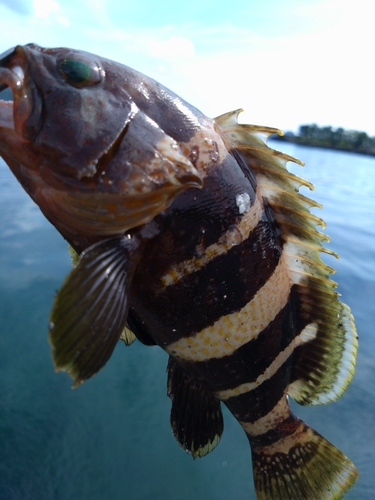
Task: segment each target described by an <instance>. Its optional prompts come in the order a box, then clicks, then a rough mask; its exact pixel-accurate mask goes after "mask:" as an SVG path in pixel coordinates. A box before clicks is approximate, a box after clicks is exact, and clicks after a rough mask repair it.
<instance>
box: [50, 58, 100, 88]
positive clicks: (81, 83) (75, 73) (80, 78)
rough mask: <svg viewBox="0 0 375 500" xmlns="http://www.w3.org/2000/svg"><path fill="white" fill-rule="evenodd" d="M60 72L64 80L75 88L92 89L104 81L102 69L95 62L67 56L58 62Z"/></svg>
mask: <svg viewBox="0 0 375 500" xmlns="http://www.w3.org/2000/svg"><path fill="white" fill-rule="evenodd" d="M58 70H59V72H60V74H61V76H62V77H63V78H64V80H65V81H66V82H67V83H69V84H70V85H73V86H74V87H92V86H94V85H98V84H99V83H100V82H101V81H102V71H101V68H100V66H99V65H98V64H96V63H95V62H94V61H89V62H87V61H83V60H81V59H77V58H75V57H74V56H67V57H64V58H62V59H61V60H60V61H59V62H58Z"/></svg>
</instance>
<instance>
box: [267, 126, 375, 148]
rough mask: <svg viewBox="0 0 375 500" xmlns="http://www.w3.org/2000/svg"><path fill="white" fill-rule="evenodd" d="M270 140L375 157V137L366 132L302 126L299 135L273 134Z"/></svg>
mask: <svg viewBox="0 0 375 500" xmlns="http://www.w3.org/2000/svg"><path fill="white" fill-rule="evenodd" d="M270 139H271V140H273V141H281V142H290V143H292V144H299V145H301V146H311V147H317V148H324V149H331V150H335V151H344V152H345V153H358V154H362V155H367V156H375V137H369V136H368V135H367V134H366V132H358V131H356V130H344V129H343V128H338V129H332V127H322V128H320V127H318V126H317V125H315V124H314V125H301V126H300V128H299V134H298V135H296V134H294V133H293V132H286V133H285V135H283V136H279V135H277V134H272V135H271V136H270Z"/></svg>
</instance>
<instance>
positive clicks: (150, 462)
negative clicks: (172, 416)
mask: <svg viewBox="0 0 375 500" xmlns="http://www.w3.org/2000/svg"><path fill="white" fill-rule="evenodd" d="M270 145H272V147H275V148H277V149H282V150H283V151H285V152H287V153H289V154H291V155H293V156H296V157H298V158H300V159H302V160H303V161H305V163H306V166H305V167H304V168H301V167H299V166H293V167H292V168H293V171H294V172H295V173H297V174H298V175H300V176H302V177H305V178H307V179H308V180H310V181H312V182H313V183H314V185H315V188H316V190H315V191H314V192H313V193H309V192H308V191H307V190H305V189H304V190H303V193H304V194H306V195H309V196H311V197H313V198H314V199H315V200H317V201H319V202H320V203H322V204H323V205H324V208H323V210H321V211H319V210H315V209H314V213H316V214H317V215H319V216H320V217H322V218H323V219H324V220H325V221H326V222H327V229H326V232H327V234H329V235H330V236H331V244H330V245H328V247H329V248H330V249H332V250H334V251H335V252H337V253H339V254H340V259H339V260H337V261H336V260H335V259H334V258H333V257H331V256H326V255H325V256H324V257H323V258H324V260H325V262H326V263H327V264H328V265H330V266H332V267H335V268H336V269H337V273H336V275H335V276H334V277H333V279H335V280H336V281H337V282H338V283H339V287H338V291H339V293H340V294H341V300H342V301H344V302H346V303H347V304H349V306H350V307H351V309H352V312H353V314H354V316H355V318H356V325H357V329H358V333H359V337H360V349H359V354H358V365H357V371H356V375H355V377H354V379H353V382H352V384H351V385H350V387H349V389H348V391H347V392H346V393H345V395H344V396H343V397H342V398H341V399H340V400H339V401H338V402H336V403H334V404H331V405H327V406H319V407H300V406H298V405H293V408H294V411H295V412H296V413H297V415H298V416H300V417H302V418H303V419H304V420H305V421H306V422H307V423H309V424H310V425H312V426H313V427H314V428H316V430H318V431H319V432H320V433H321V434H323V435H324V436H325V437H326V438H328V439H329V440H330V441H332V442H333V443H334V444H336V445H337V446H338V447H339V448H340V449H341V450H342V451H343V452H344V453H345V454H347V455H348V457H350V458H351V459H352V460H353V462H354V463H355V464H356V465H357V467H358V469H359V473H360V478H359V480H358V482H357V483H356V485H355V486H354V488H353V489H352V490H351V491H350V492H349V494H348V495H347V496H346V497H345V498H347V499H348V500H358V499H361V500H372V499H373V498H375V474H374V471H375V333H374V325H375V307H374V306H375V158H371V157H366V156H360V155H357V154H349V153H343V152H336V151H329V150H323V149H319V148H309V147H301V146H297V145H293V144H284V143H279V142H277V143H276V142H275V143H271V142H270ZM70 267H71V264H70V259H69V257H68V253H67V249H66V243H65V242H64V240H63V239H62V238H61V236H60V235H59V234H58V233H57V231H56V230H55V229H54V228H53V227H52V226H51V225H50V224H49V223H48V222H47V220H46V219H45V218H44V217H43V216H42V215H41V213H40V212H39V209H38V207H37V206H36V205H34V204H33V202H32V201H31V200H30V199H29V197H28V196H27V195H26V193H25V192H24V191H23V190H22V189H21V187H20V186H19V185H18V183H17V181H16V180H15V179H14V178H13V176H12V174H11V173H10V171H9V169H8V168H7V167H6V165H5V164H4V162H3V161H2V160H1V159H0V330H1V332H0V499H1V500H123V499H126V500H148V499H150V500H151V499H152V500H191V498H194V499H195V500H227V499H228V498H235V499H238V500H242V499H244V500H255V495H254V490H253V485H252V472H251V458H250V449H249V445H248V441H247V439H246V437H245V435H244V433H243V431H242V430H241V428H240V426H239V425H238V423H237V422H236V421H235V419H234V418H233V417H232V416H231V415H230V414H229V413H228V411H226V409H225V408H224V417H225V430H224V434H223V438H222V440H221V443H220V444H219V446H218V447H217V448H216V449H215V450H214V451H213V452H212V453H211V454H210V455H208V456H207V457H205V458H203V459H197V460H193V459H192V458H191V457H190V456H189V455H187V454H186V453H184V452H183V451H182V450H181V449H180V448H179V446H178V444H177V442H176V441H175V440H174V438H173V436H172V434H171V431H170V426H169V410H170V401H169V399H168V398H167V395H166V370H165V369H166V364H167V355H166V354H165V353H164V352H163V351H162V350H161V349H159V348H157V347H145V346H143V345H142V344H140V343H139V342H135V343H134V344H133V345H131V346H130V347H125V345H124V344H123V343H119V344H118V346H117V347H116V349H115V352H114V354H113V356H112V357H111V359H110V360H109V362H108V363H107V365H106V366H105V367H104V368H103V370H102V371H101V372H99V373H98V374H97V375H95V377H93V378H92V379H90V380H88V381H86V382H85V383H84V384H83V385H81V386H79V387H78V388H77V389H74V390H73V389H71V380H70V378H69V377H68V375H66V374H65V373H57V374H56V373H54V370H53V365H52V359H51V353H50V347H49V344H48V341H47V324H48V316H49V311H50V308H51V304H52V300H53V297H54V294H55V292H56V290H58V288H59V287H60V286H61V283H62V281H63V279H64V277H65V276H66V274H67V273H68V272H69V270H70ZM192 314H199V311H192Z"/></svg>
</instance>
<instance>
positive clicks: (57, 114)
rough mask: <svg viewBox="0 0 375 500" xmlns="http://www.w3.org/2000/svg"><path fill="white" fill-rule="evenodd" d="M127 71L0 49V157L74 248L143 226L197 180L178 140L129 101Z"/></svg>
mask: <svg viewBox="0 0 375 500" xmlns="http://www.w3.org/2000/svg"><path fill="white" fill-rule="evenodd" d="M129 71H132V70H130V68H127V67H126V66H124V65H121V64H119V63H115V62H113V61H110V60H107V59H104V58H101V57H99V56H95V55H92V54H89V53H87V52H82V51H76V50H71V49H67V48H56V49H45V48H42V47H39V46H37V45H35V44H28V45H25V46H17V47H15V48H12V49H10V50H8V51H7V52H5V53H4V54H2V55H0V91H1V90H3V89H5V88H6V87H9V88H10V90H11V91H12V94H13V100H12V101H1V100H0V156H2V157H3V159H4V160H5V162H6V163H7V164H8V166H9V167H10V168H11V170H12V171H13V173H14V175H15V176H16V177H17V179H18V180H19V181H20V183H21V184H22V186H23V187H24V189H25V190H26V191H27V192H28V194H29V195H30V196H31V197H32V199H33V200H34V201H35V202H36V203H37V204H38V205H39V207H40V209H41V210H42V212H43V213H44V215H45V216H46V217H47V218H48V219H49V220H50V222H52V224H53V225H54V226H55V227H56V228H57V229H58V230H59V231H60V233H61V234H62V235H63V236H64V237H65V238H66V239H67V240H68V241H69V242H70V243H71V244H72V245H73V246H74V247H75V248H76V249H78V250H82V249H83V248H84V247H85V246H87V245H88V244H91V243H92V242H93V241H96V240H98V239H101V238H103V237H107V236H113V235H116V234H121V233H123V232H124V231H126V230H128V229H130V228H134V227H137V226H139V225H142V224H145V223H147V222H149V221H150V220H152V219H153V218H154V217H155V215H157V214H158V213H160V212H161V211H162V210H164V209H165V208H167V207H168V205H169V204H170V203H171V202H172V201H173V199H174V198H175V197H176V196H177V195H178V194H179V193H180V192H181V191H182V190H184V189H186V188H189V187H190V188H191V187H192V188H199V187H201V186H202V178H201V176H200V174H199V173H198V171H197V170H196V169H195V167H194V166H193V165H192V163H191V162H190V160H189V159H188V158H187V157H186V156H185V155H184V154H183V152H182V150H181V148H180V145H179V143H178V142H177V141H176V140H175V139H174V138H173V137H171V136H170V135H169V134H168V133H167V132H165V131H164V130H163V128H162V127H160V126H159V124H158V123H157V122H156V121H154V120H153V119H152V118H151V117H150V115H149V113H147V110H146V111H145V110H142V109H141V108H140V107H139V106H138V105H137V103H136V102H135V100H134V98H133V97H132V95H133V94H134V89H132V88H131V87H132V85H133V86H134V78H133V79H131V78H130V79H129V78H127V75H128V72H129ZM132 74H133V75H134V71H133V73H132ZM139 79H141V77H139V78H138V80H137V84H138V83H139ZM148 104H149V105H150V103H148ZM150 107H151V108H152V103H151V106H150Z"/></svg>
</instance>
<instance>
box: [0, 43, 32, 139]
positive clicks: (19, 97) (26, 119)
mask: <svg viewBox="0 0 375 500" xmlns="http://www.w3.org/2000/svg"><path fill="white" fill-rule="evenodd" d="M26 52H27V51H26V48H25V47H22V46H21V45H18V46H17V47H15V48H13V49H10V50H8V51H6V52H4V53H3V54H1V55H0V90H4V89H6V88H9V89H10V90H11V92H12V94H13V100H10V101H3V100H1V98H0V130H1V131H2V132H3V133H5V134H10V133H13V134H15V136H17V137H18V139H19V140H22V141H30V140H32V139H34V137H35V135H36V133H37V132H38V129H39V127H40V111H41V102H40V98H39V96H38V93H37V91H36V89H35V88H34V84H33V81H32V80H30V77H28V55H27V53H26ZM15 136H14V135H13V139H15Z"/></svg>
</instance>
